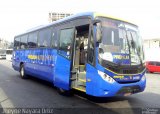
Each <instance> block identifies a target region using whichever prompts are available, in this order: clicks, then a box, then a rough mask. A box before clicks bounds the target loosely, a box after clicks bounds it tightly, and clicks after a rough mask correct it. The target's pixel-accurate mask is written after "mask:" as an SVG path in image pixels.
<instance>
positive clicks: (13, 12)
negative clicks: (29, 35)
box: [0, 0, 160, 41]
mask: <svg viewBox="0 0 160 114" xmlns="http://www.w3.org/2000/svg"><path fill="white" fill-rule="evenodd" d="M90 11H95V12H101V13H105V14H109V15H113V16H116V17H120V18H122V19H124V20H128V21H131V22H134V23H136V24H137V25H139V27H140V32H141V36H142V38H143V39H146V38H160V13H159V12H160V3H159V1H158V0H130V1H129V0H0V38H4V39H6V40H9V41H13V37H14V35H16V34H19V33H21V32H23V31H25V30H27V29H30V28H32V27H35V26H39V25H44V24H47V23H48V13H49V12H66V13H79V12H90Z"/></svg>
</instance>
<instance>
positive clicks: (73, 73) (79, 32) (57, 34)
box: [12, 12, 146, 97]
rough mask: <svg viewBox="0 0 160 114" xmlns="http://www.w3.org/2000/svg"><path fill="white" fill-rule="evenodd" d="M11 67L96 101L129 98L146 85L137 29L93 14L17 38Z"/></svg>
mask: <svg viewBox="0 0 160 114" xmlns="http://www.w3.org/2000/svg"><path fill="white" fill-rule="evenodd" d="M12 59H13V60H12V66H13V68H14V69H15V70H16V71H19V72H20V76H21V77H22V78H26V77H27V76H28V75H29V76H34V77H37V78H40V79H42V80H46V81H49V82H51V83H53V85H54V86H55V87H57V88H58V90H59V91H60V92H61V93H66V92H69V91H71V90H78V91H82V92H85V93H86V94H87V95H91V96H96V97H111V96H118V95H120V96H127V95H131V94H134V93H138V92H142V91H144V89H145V86H146V77H145V64H144V53H143V46H142V40H141V37H140V35H139V29H138V26H137V25H135V24H133V23H130V22H128V21H125V20H122V19H119V18H115V17H111V16H107V15H103V14H99V13H95V12H88V13H79V14H76V15H72V16H69V17H66V18H64V19H61V20H58V21H55V22H53V23H51V24H49V25H46V26H43V27H39V28H36V29H32V30H30V31H27V32H26V33H23V34H19V35H17V36H15V38H14V51H13V57H12Z"/></svg>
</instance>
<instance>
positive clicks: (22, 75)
mask: <svg viewBox="0 0 160 114" xmlns="http://www.w3.org/2000/svg"><path fill="white" fill-rule="evenodd" d="M20 76H21V78H22V79H26V78H27V75H26V74H25V71H24V64H21V66H20Z"/></svg>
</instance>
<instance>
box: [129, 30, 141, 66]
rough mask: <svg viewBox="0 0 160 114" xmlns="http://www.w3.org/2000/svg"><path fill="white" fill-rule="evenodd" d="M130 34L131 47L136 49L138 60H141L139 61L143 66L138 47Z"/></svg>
mask: <svg viewBox="0 0 160 114" xmlns="http://www.w3.org/2000/svg"><path fill="white" fill-rule="evenodd" d="M130 34H131V39H132V40H131V45H132V48H134V49H136V53H137V55H138V58H139V60H140V62H141V64H142V60H141V57H140V55H139V53H138V50H137V48H136V46H135V42H134V41H133V36H132V33H131V32H130Z"/></svg>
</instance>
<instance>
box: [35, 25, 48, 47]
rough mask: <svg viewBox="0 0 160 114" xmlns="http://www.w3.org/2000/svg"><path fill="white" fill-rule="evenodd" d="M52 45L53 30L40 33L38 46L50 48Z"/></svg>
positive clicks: (44, 30)
mask: <svg viewBox="0 0 160 114" xmlns="http://www.w3.org/2000/svg"><path fill="white" fill-rule="evenodd" d="M50 44H51V29H50V28H47V29H43V30H41V31H40V32H39V39H38V46H39V47H49V46H50Z"/></svg>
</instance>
